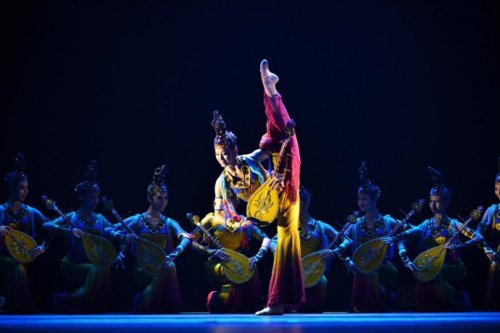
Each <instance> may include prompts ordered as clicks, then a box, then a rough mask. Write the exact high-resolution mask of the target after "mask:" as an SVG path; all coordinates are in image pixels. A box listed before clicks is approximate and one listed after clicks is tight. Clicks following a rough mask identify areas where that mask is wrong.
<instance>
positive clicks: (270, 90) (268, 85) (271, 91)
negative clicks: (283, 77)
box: [260, 59, 279, 97]
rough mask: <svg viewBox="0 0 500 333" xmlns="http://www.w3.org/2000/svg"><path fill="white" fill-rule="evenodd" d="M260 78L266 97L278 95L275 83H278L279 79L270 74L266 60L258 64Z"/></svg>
mask: <svg viewBox="0 0 500 333" xmlns="http://www.w3.org/2000/svg"><path fill="white" fill-rule="evenodd" d="M260 78H261V79H262V84H263V85H264V90H265V91H266V94H267V96H269V97H272V96H275V95H277V94H278V90H276V83H278V81H279V77H278V76H277V75H276V74H274V73H271V71H270V70H269V63H268V62H267V60H266V59H263V60H262V61H261V62H260Z"/></svg>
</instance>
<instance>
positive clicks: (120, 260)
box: [114, 252, 125, 269]
mask: <svg viewBox="0 0 500 333" xmlns="http://www.w3.org/2000/svg"><path fill="white" fill-rule="evenodd" d="M114 264H115V267H116V268H118V269H124V268H125V254H124V253H123V252H119V253H118V255H117V256H116V259H115V262H114Z"/></svg>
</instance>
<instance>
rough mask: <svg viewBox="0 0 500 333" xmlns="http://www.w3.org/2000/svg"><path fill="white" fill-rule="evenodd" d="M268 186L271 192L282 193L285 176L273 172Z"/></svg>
mask: <svg viewBox="0 0 500 333" xmlns="http://www.w3.org/2000/svg"><path fill="white" fill-rule="evenodd" d="M270 185H271V186H270V187H271V190H276V191H278V192H282V191H283V190H284V189H285V175H282V174H279V173H275V172H274V171H273V173H272V176H271V184H270Z"/></svg>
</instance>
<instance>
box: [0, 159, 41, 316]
mask: <svg viewBox="0 0 500 333" xmlns="http://www.w3.org/2000/svg"><path fill="white" fill-rule="evenodd" d="M24 167H25V161H24V157H23V155H22V154H20V153H18V154H17V156H16V159H15V161H14V170H13V171H12V172H10V173H9V174H7V176H6V177H5V183H6V184H7V188H8V191H9V198H8V200H7V202H6V203H5V204H3V205H0V286H1V287H2V288H0V290H3V291H5V293H6V294H5V295H6V298H5V311H6V312H7V313H35V312H37V309H36V307H35V304H34V302H33V298H32V296H31V292H30V288H29V283H28V276H27V267H26V265H24V264H22V263H20V262H18V261H17V260H16V259H15V258H13V257H12V256H11V255H10V253H9V251H8V250H7V248H6V244H5V239H4V237H5V236H6V235H7V234H9V232H10V231H11V230H12V229H15V230H19V231H21V232H24V233H26V234H28V235H29V236H31V237H32V238H33V239H35V240H36V239H37V234H36V226H37V225H40V224H42V223H43V222H45V221H46V220H47V219H46V218H45V217H44V216H43V215H42V213H40V211H38V210H37V209H35V208H33V207H30V206H28V205H26V204H25V203H24V200H25V199H26V196H27V195H28V192H29V189H28V177H26V175H25V174H24ZM48 242H49V238H48V236H47V238H46V239H45V240H44V241H43V243H42V244H41V245H39V246H37V247H35V248H34V249H32V250H31V251H30V253H29V254H30V255H31V257H33V258H36V257H38V256H39V255H41V254H43V253H44V252H45V250H46V248H47V246H48Z"/></svg>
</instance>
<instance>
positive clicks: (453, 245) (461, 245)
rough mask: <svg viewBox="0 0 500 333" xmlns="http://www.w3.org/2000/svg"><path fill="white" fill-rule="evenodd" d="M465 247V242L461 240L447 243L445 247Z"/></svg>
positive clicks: (458, 248)
mask: <svg viewBox="0 0 500 333" xmlns="http://www.w3.org/2000/svg"><path fill="white" fill-rule="evenodd" d="M464 247H465V244H464V243H462V242H460V241H455V242H451V243H447V244H446V245H445V248H446V249H447V250H460V249H462V248H464Z"/></svg>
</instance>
